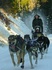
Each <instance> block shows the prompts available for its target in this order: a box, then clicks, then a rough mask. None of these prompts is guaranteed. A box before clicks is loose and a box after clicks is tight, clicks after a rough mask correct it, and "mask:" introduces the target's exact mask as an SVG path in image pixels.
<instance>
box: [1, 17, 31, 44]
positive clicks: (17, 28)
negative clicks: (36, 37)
mask: <svg viewBox="0 0 52 70" xmlns="http://www.w3.org/2000/svg"><path fill="white" fill-rule="evenodd" d="M8 18H9V19H10V20H11V21H12V22H11V23H10V25H9V26H10V30H7V27H5V24H4V23H3V22H2V21H1V20H0V38H1V40H3V39H2V38H4V40H5V41H7V40H8V37H9V35H16V34H17V35H19V34H20V35H21V36H22V37H23V38H24V35H25V34H29V35H30V36H31V30H30V29H29V28H28V27H27V26H26V25H25V24H24V22H23V21H22V20H21V19H19V18H18V19H15V18H13V17H12V16H8ZM4 40H3V41H4ZM5 43H6V44H7V42H5Z"/></svg>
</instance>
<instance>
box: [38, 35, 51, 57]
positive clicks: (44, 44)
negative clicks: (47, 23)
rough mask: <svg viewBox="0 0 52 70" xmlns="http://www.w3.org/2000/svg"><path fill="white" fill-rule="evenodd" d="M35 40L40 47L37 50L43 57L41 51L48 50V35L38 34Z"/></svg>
mask: <svg viewBox="0 0 52 70" xmlns="http://www.w3.org/2000/svg"><path fill="white" fill-rule="evenodd" d="M37 42H38V43H39V45H40V47H39V51H40V52H41V54H42V57H41V58H43V52H44V51H46V52H47V51H48V47H49V44H50V40H49V39H48V37H45V36H44V35H42V36H40V37H39V38H38V39H37Z"/></svg>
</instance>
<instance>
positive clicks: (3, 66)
mask: <svg viewBox="0 0 52 70" xmlns="http://www.w3.org/2000/svg"><path fill="white" fill-rule="evenodd" d="M15 59H16V57H15ZM33 64H34V69H31V66H30V62H29V58H28V54H26V55H25V67H24V69H23V70H52V42H51V44H50V46H49V50H48V53H47V54H45V55H44V58H43V59H40V57H39V58H38V64H37V65H36V64H35V62H34V60H33ZM0 70H22V69H21V68H20V66H19V67H17V66H15V67H14V66H13V64H12V61H11V58H10V54H9V50H8V47H1V46H0Z"/></svg>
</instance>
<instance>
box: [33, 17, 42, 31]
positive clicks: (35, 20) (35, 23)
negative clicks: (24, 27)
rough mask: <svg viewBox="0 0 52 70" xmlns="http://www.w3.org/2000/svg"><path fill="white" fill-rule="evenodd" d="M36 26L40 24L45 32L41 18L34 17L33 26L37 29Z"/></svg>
mask: <svg viewBox="0 0 52 70" xmlns="http://www.w3.org/2000/svg"><path fill="white" fill-rule="evenodd" d="M35 26H40V27H41V29H42V32H43V22H42V20H41V19H40V18H38V19H36V18H34V20H33V22H32V27H33V29H35Z"/></svg>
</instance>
